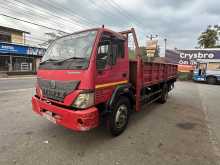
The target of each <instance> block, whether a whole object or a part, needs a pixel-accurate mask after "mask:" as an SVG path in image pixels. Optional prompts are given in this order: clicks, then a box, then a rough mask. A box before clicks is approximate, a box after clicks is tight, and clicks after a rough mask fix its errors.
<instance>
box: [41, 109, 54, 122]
mask: <svg viewBox="0 0 220 165" xmlns="http://www.w3.org/2000/svg"><path fill="white" fill-rule="evenodd" d="M43 117H44V118H46V119H47V120H49V121H51V122H53V123H55V124H56V119H55V118H54V117H53V116H52V112H49V111H47V112H45V113H43Z"/></svg>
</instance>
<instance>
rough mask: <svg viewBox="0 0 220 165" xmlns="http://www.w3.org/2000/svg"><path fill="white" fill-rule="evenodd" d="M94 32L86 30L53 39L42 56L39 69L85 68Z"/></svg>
mask: <svg viewBox="0 0 220 165" xmlns="http://www.w3.org/2000/svg"><path fill="white" fill-rule="evenodd" d="M96 33H97V31H96V30H93V31H86V32H81V33H77V34H72V35H68V36H65V37H62V38H59V39H57V40H55V41H54V42H53V43H52V44H51V45H50V46H49V48H48V49H47V51H46V53H45V55H44V56H43V58H42V62H41V64H40V69H85V68H87V67H88V64H89V58H90V56H91V52H92V47H93V43H94V40H95V36H96Z"/></svg>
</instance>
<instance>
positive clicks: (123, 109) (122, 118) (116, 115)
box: [109, 97, 131, 136]
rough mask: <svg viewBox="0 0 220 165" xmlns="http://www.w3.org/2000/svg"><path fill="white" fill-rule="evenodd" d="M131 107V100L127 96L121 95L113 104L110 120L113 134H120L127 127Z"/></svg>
mask: <svg viewBox="0 0 220 165" xmlns="http://www.w3.org/2000/svg"><path fill="white" fill-rule="evenodd" d="M130 107H131V106H130V103H129V100H128V99H127V98H126V97H121V98H120V99H119V100H118V102H117V103H116V104H115V105H114V106H113V108H112V113H111V114H110V120H109V128H110V132H111V134H112V135H113V136H118V135H120V134H121V133H122V132H123V131H124V130H125V129H126V127H127V124H128V119H129V113H130Z"/></svg>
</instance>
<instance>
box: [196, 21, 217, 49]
mask: <svg viewBox="0 0 220 165" xmlns="http://www.w3.org/2000/svg"><path fill="white" fill-rule="evenodd" d="M217 41H218V28H216V27H214V28H212V26H210V25H209V26H208V28H207V29H206V31H204V32H202V33H201V34H200V36H199V38H198V44H199V45H200V47H203V48H215V47H216V43H217Z"/></svg>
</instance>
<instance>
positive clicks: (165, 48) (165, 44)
mask: <svg viewBox="0 0 220 165" xmlns="http://www.w3.org/2000/svg"><path fill="white" fill-rule="evenodd" d="M164 50H165V55H166V50H167V38H164Z"/></svg>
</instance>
